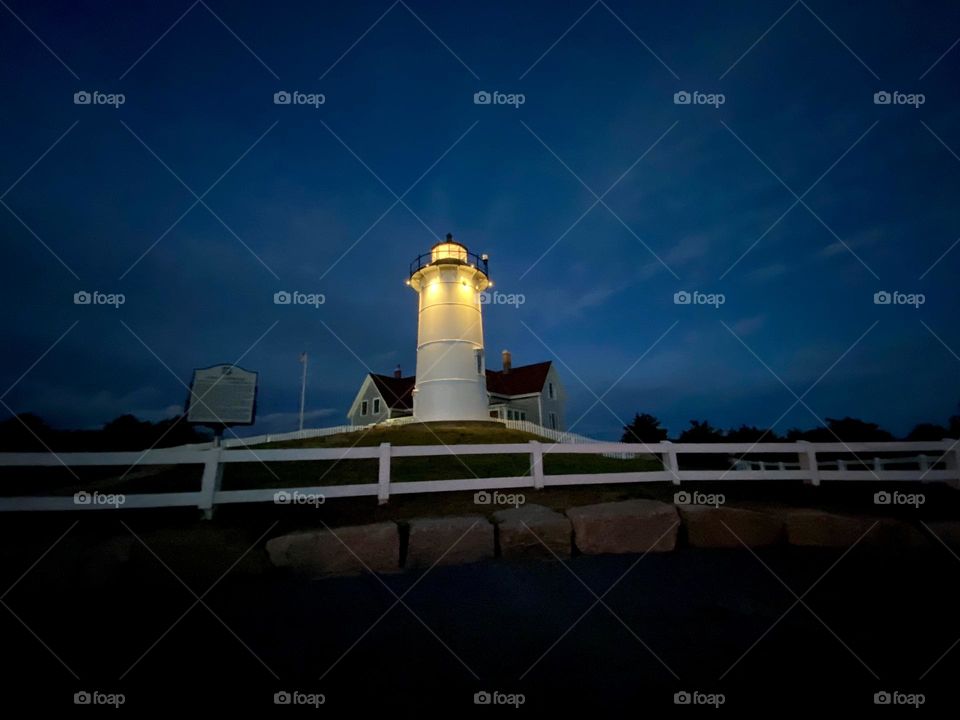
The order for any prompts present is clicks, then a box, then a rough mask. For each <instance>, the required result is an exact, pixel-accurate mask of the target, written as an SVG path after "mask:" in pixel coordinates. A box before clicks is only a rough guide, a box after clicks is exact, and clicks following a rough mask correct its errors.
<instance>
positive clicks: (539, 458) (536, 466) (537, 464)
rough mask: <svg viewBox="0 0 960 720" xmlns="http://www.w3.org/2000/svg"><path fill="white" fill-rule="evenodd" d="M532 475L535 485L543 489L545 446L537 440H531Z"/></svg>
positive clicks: (536, 487)
mask: <svg viewBox="0 0 960 720" xmlns="http://www.w3.org/2000/svg"><path fill="white" fill-rule="evenodd" d="M530 475H531V476H532V477H533V487H534V488H535V489H537V490H543V446H542V445H541V444H540V443H539V442H538V441H537V440H531V441H530Z"/></svg>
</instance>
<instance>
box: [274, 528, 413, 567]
mask: <svg viewBox="0 0 960 720" xmlns="http://www.w3.org/2000/svg"><path fill="white" fill-rule="evenodd" d="M341 541H342V542H341ZM345 546H346V547H345ZM348 548H349V549H348ZM351 551H352V552H351ZM267 553H268V555H269V556H270V561H271V562H272V563H273V564H274V565H276V566H277V567H284V568H290V569H291V570H294V571H295V572H300V573H304V574H306V575H310V576H314V577H320V576H325V575H357V574H359V573H361V572H363V571H364V570H368V569H369V570H372V571H373V572H396V571H397V570H398V569H399V567H400V532H399V529H398V528H397V526H396V524H394V523H392V522H382V523H376V524H374V525H355V526H352V527H340V528H334V529H332V530H311V531H308V532H300V533H292V534H289V535H281V536H279V537H275V538H271V539H270V540H268V541H267Z"/></svg>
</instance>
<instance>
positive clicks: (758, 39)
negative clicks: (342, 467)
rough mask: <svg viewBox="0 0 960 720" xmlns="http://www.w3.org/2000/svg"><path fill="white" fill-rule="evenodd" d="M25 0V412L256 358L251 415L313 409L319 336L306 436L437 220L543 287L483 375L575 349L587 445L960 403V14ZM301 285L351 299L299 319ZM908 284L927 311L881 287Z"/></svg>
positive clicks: (100, 418)
mask: <svg viewBox="0 0 960 720" xmlns="http://www.w3.org/2000/svg"><path fill="white" fill-rule="evenodd" d="M4 3H5V4H6V5H5V6H3V7H0V89H2V98H3V100H2V103H0V131H2V137H3V148H4V150H3V152H2V153H0V196H2V200H3V203H4V204H5V205H6V206H7V207H3V206H2V205H0V238H2V243H3V244H2V247H3V258H4V261H3V263H2V266H0V292H2V299H3V307H4V313H3V338H4V347H5V349H6V351H5V352H4V353H3V354H2V360H0V385H2V388H0V389H5V388H7V387H9V386H10V385H12V384H14V383H15V382H16V385H15V387H14V388H13V389H12V390H11V391H9V393H8V394H6V395H5V396H4V398H3V401H4V403H6V404H7V405H8V406H9V408H10V409H12V410H13V411H15V412H24V411H33V412H37V413H39V414H41V415H42V416H44V417H45V418H47V419H48V420H50V421H51V422H53V423H55V424H57V425H60V426H68V427H70V426H72V427H80V426H91V425H97V424H100V423H102V422H104V421H106V420H109V419H111V418H112V417H115V416H116V415H118V414H120V413H124V412H134V413H136V414H137V415H140V416H141V417H145V418H149V419H158V418H160V417H163V416H165V415H169V414H170V413H172V412H174V411H175V410H176V408H177V406H179V405H180V404H181V403H182V402H183V400H184V396H185V394H186V391H185V390H184V388H183V386H182V385H181V384H180V382H178V380H177V378H179V380H181V381H183V382H188V381H189V377H190V373H191V370H192V368H194V367H198V366H205V365H210V364H214V363H217V362H232V361H235V360H237V359H238V358H240V357H241V356H243V359H242V361H241V362H240V364H241V365H243V366H245V367H249V368H252V369H256V370H258V371H260V373H261V387H260V408H259V411H260V417H261V421H260V422H258V424H257V426H256V428H255V429H254V431H256V432H260V431H267V430H279V429H292V428H294V427H295V424H296V411H297V407H298V385H299V366H298V363H297V357H298V354H299V352H300V351H302V350H307V351H308V352H309V353H310V358H311V365H310V379H309V386H308V397H307V406H308V410H309V411H310V412H311V416H310V418H309V419H308V424H310V425H315V426H317V425H331V424H336V423H339V422H342V421H343V418H344V413H345V412H346V410H347V407H348V405H349V402H350V400H351V399H352V397H353V394H354V393H355V391H356V389H357V387H358V385H359V383H360V381H361V379H362V377H363V375H364V373H365V372H366V371H367V368H368V367H369V368H371V369H373V370H375V371H378V372H390V371H391V370H392V369H393V367H394V366H395V365H396V364H397V363H400V364H401V365H402V366H403V367H404V369H405V370H407V371H411V372H412V369H413V367H414V362H415V343H416V298H415V296H414V294H413V293H412V292H411V291H410V290H409V289H408V288H407V287H405V286H404V284H403V280H404V279H405V277H406V272H407V266H408V263H409V262H410V260H411V259H412V258H413V257H414V256H416V255H417V254H418V253H420V252H424V251H425V250H426V249H427V248H429V247H430V245H431V244H432V243H433V241H434V238H433V237H432V235H431V231H432V232H434V233H436V234H443V233H446V232H453V233H454V234H455V235H456V236H457V237H458V239H460V240H462V241H463V242H465V243H466V244H467V245H468V246H469V247H470V249H471V250H474V251H477V252H487V253H489V254H490V256H491V261H490V267H491V274H492V276H493V278H494V280H495V281H496V285H497V289H498V290H500V291H502V292H504V293H522V294H523V295H524V296H525V300H526V302H525V303H524V304H523V305H522V306H521V307H519V308H516V307H512V306H509V305H505V306H488V307H487V308H486V309H485V332H486V339H487V350H488V355H489V356H490V358H491V361H490V364H491V366H497V365H498V361H497V360H496V356H497V355H498V354H499V351H500V350H501V349H503V348H509V349H511V350H512V351H513V354H514V362H515V363H517V364H525V363H528V362H536V361H540V360H544V359H553V360H555V361H557V362H558V363H559V366H560V370H561V373H562V376H563V378H564V380H565V383H566V387H567V390H568V393H569V396H570V399H569V410H568V413H569V418H568V421H569V422H570V423H573V422H574V421H576V420H577V419H578V418H579V417H580V416H581V414H582V413H584V411H586V410H587V409H588V408H590V406H591V405H594V403H595V395H600V396H602V397H603V401H602V403H600V404H596V405H595V406H594V407H593V409H592V410H591V411H590V412H589V413H587V414H586V416H585V417H584V418H583V419H582V420H580V421H579V423H578V424H577V425H576V427H575V428H574V429H575V430H576V431H578V432H582V433H584V434H588V435H593V436H597V437H614V436H616V435H618V434H619V425H620V420H619V419H618V417H619V418H622V419H624V420H627V419H629V417H631V416H632V414H633V412H635V411H641V412H643V411H646V412H651V413H654V414H656V415H658V416H659V417H661V418H662V419H663V420H664V422H665V423H666V424H667V425H668V426H669V427H670V429H671V430H672V431H675V432H678V431H679V430H681V429H682V428H683V427H684V426H685V425H686V424H687V421H688V420H689V419H691V418H706V419H709V420H710V421H711V422H712V423H714V424H718V425H722V426H731V425H737V424H740V423H748V424H757V425H769V424H771V423H773V422H774V421H777V420H778V419H779V422H778V424H777V429H779V430H786V429H787V428H788V427H791V426H802V427H812V426H816V425H817V424H818V421H817V418H816V417H815V416H819V417H820V418H825V417H828V416H831V417H833V416H842V415H847V414H850V415H856V416H861V417H864V418H865V419H869V420H873V421H876V422H880V423H881V424H883V425H885V426H887V427H889V428H890V429H891V430H893V431H895V432H905V431H906V430H908V429H909V428H910V427H911V426H912V425H913V424H915V423H916V422H919V421H922V420H930V421H943V420H944V419H945V418H946V417H947V416H948V415H950V414H952V413H954V412H956V411H957V402H958V400H960V387H958V370H960V358H958V357H957V355H956V353H960V330H958V326H957V323H956V308H957V306H958V300H960V297H958V290H957V283H956V277H957V272H958V269H960V249H955V250H953V251H952V252H949V253H947V254H946V255H945V256H943V255H944V253H945V252H946V251H947V250H948V249H949V248H950V247H951V246H952V245H953V243H954V242H955V241H956V240H957V238H958V237H960V214H958V209H957V198H958V194H960V158H958V157H957V155H956V154H955V153H958V152H960V124H958V120H960V112H958V110H960V103H958V98H957V94H956V87H957V78H958V71H960V47H956V48H953V49H952V51H950V52H947V51H948V50H949V49H950V48H951V46H952V45H953V44H954V43H955V41H956V40H957V38H958V36H960V6H958V5H957V4H956V3H953V2H923V3H906V2H872V3H869V7H868V6H867V4H864V3H857V2H830V3H827V2H823V1H822V0H808V1H807V2H806V3H805V4H804V3H795V4H793V5H792V6H791V4H790V2H789V1H787V0H784V2H676V3H636V2H633V3H627V2H622V0H609V1H608V2H607V3H606V4H604V3H596V4H594V5H592V6H591V4H590V2H588V1H587V0H584V1H579V2H557V1H551V2H525V3H517V2H506V1H505V2H484V3H440V2H425V1H424V0H409V1H408V2H407V4H406V5H405V4H403V3H396V4H393V5H391V3H390V2H389V1H385V2H359V3H320V2H317V3H313V2H310V3H308V2H302V3H292V2H291V3H288V2H271V3H257V2H224V1H223V0H206V4H204V3H197V4H194V5H191V2H190V0H184V1H183V2H169V3H155V4H141V3H126V2H102V1H100V2H92V1H89V2H76V3H66V2H49V3H31V2H24V1H23V0H4ZM188 9H189V11H188ZM588 9H589V11H588ZM788 9H789V12H787V11H788ZM388 10H389V11H388ZM785 12H786V14H785V15H784V13H785ZM184 13H186V14H185V15H184ZM384 13H386V14H384ZM14 15H16V17H15V16H14ZM181 16H182V17H181ZM18 18H19V19H18ZM178 18H180V19H179V21H178ZM378 18H379V22H377V21H378ZM578 18H579V21H578ZM778 18H780V19H779V21H778ZM21 21H22V22H21ZM375 23H376V24H375ZM774 23H776V24H775V25H774ZM24 24H26V26H29V29H28V28H27V27H25V25H24ZM374 24H375V25H374ZM772 25H774V26H773V27H772V29H771V26H772ZM171 26H173V27H172V28H171ZM371 26H373V27H372V29H370V28H371ZM571 26H573V27H572V28H571ZM368 30H369V32H368ZM768 30H769V32H767V31H768ZM34 33H35V35H34ZM364 33H366V34H365V35H364ZM764 33H766V34H764ZM361 36H362V38H361ZM354 43H356V44H355V45H354ZM45 46H46V47H45ZM151 46H153V47H152V49H151ZM351 46H352V49H351ZM751 46H753V47H752V49H751ZM551 47H552V49H551ZM544 53H546V54H544ZM944 53H946V54H945V55H944ZM941 56H943V57H942V58H941ZM58 58H59V59H58ZM138 58H139V60H138ZM538 58H540V59H539V61H538ZM938 58H939V62H938ZM738 59H739V61H738ZM321 77H322V79H321ZM81 90H87V91H94V90H96V91H100V92H103V93H123V94H124V96H125V103H124V104H123V105H122V106H121V107H119V108H118V109H117V108H113V107H110V106H94V105H75V104H74V102H73V96H74V93H75V92H77V91H81ZM280 90H287V91H293V90H298V91H300V92H304V93H323V94H324V95H325V97H326V102H325V104H324V105H323V106H321V107H319V108H317V109H315V108H312V107H309V106H292V105H275V104H274V103H273V94H274V93H275V92H277V91H280ZM481 90H488V91H494V90H497V91H500V92H504V93H523V94H524V96H525V103H524V104H523V105H522V106H521V107H520V108H518V109H517V108H514V107H510V106H496V105H476V104H474V102H473V96H474V93H475V92H478V91H481ZM682 90H687V91H694V90H696V91H700V92H704V93H723V95H724V97H725V102H724V104H723V105H721V106H720V107H719V108H715V107H712V106H710V105H677V104H675V103H674V93H676V92H678V91H682ZM878 91H889V92H893V91H899V92H902V93H923V94H924V96H925V102H924V104H923V105H922V106H921V107H919V108H915V107H912V106H909V105H906V106H903V105H892V104H891V105H877V104H875V103H874V93H876V92H878ZM71 128H72V129H71ZM68 129H69V132H67V131H68ZM65 132H66V133H67V134H66V135H65V136H64V137H63V138H62V140H60V141H59V143H57V144H56V145H55V147H53V149H52V150H50V151H49V153H48V154H46V155H45V156H44V157H43V158H42V159H41V160H40V161H39V162H37V160H38V158H40V157H41V156H42V155H43V154H44V153H45V152H46V151H47V150H48V149H49V148H50V147H51V145H53V144H54V143H55V142H56V141H57V139H58V138H60V137H61V136H63V135H64V133H65ZM338 138H339V139H338ZM938 138H939V139H938ZM251 147H252V149H251ZM148 148H149V149H148ZM951 148H952V150H951ZM645 153H646V154H645ZM154 154H155V155H154ZM641 156H643V157H642V159H639V158H641ZM241 158H242V159H241ZM638 159H639V160H638ZM34 163H36V165H34ZM31 166H33V167H32V169H31ZM165 166H166V167H165ZM365 166H366V167H365ZM631 167H632V169H630V168H631ZM28 169H29V172H28V173H27V174H26V175H25V176H23V173H24V172H25V171H27V170H28ZM628 169H630V171H629V172H628V173H627V174H626V175H624V172H625V171H627V170H628ZM228 170H229V172H227V174H226V175H224V173H225V171H228ZM828 170H829V172H827V171H828ZM824 173H826V174H824ZM21 176H23V177H21ZM621 176H623V177H622V179H620V180H619V182H618V183H617V184H616V186H615V187H614V188H613V189H612V190H610V192H609V193H608V194H606V195H604V192H605V191H606V190H607V189H608V188H609V187H610V186H611V185H613V184H614V183H615V181H617V180H618V178H621ZM411 185H413V186H414V187H413V188H412V189H411V190H410V191H409V193H407V194H404V193H405V192H406V191H407V189H408V188H409V187H410V186H411ZM11 186H12V189H9V190H8V188H10V187H11ZM211 186H214V187H213V188H212V189H211V190H210V191H209V193H208V194H206V195H204V193H205V192H206V191H207V190H208V188H210V187H211ZM811 186H813V187H812V189H810V190H809V192H807V191H808V188H811ZM188 188H189V189H188ZM191 191H192V193H196V195H197V196H202V197H203V201H202V203H199V204H196V205H195V206H194V207H193V208H192V209H189V208H190V207H191V205H194V203H195V202H196V197H195V196H194V195H193V194H192V193H191ZM394 193H395V194H396V195H394ZM594 193H595V194H596V196H602V202H600V203H597V204H596V205H595V206H594V207H593V208H592V209H591V210H589V212H587V210H588V209H589V208H590V207H591V205H594V203H596V201H597V197H596V196H595V195H594ZM793 193H795V195H794V194H793ZM396 196H402V198H403V202H402V203H398V204H396V205H394V204H395V203H396ZM797 196H799V197H801V198H802V201H801V202H799V203H798V202H797ZM405 205H406V206H408V207H405ZM792 205H793V206H794V207H793V208H792V209H790V210H789V212H787V211H788V209H789V208H791V206H792ZM391 206H393V207H392V209H390V208H391ZM188 209H189V212H187V211H188ZM388 210H389V211H388ZM785 212H786V215H784V213H785ZM14 213H15V214H16V216H18V217H19V218H20V219H19V220H18V219H17V217H15V215H14ZM184 213H186V214H185V215H184ZM384 213H386V214H384ZM584 213H586V214H585V215H584ZM181 216H183V217H182V219H180V221H179V222H178V223H177V224H176V225H175V226H174V227H173V229H170V228H171V226H172V225H174V223H175V221H177V220H178V218H181ZM381 216H383V217H382V218H381ZM581 216H583V217H582V219H580V220H579V222H577V221H578V218H581ZM781 216H783V217H782V219H780V220H779V222H777V220H778V218H781ZM378 218H381V219H380V220H379V222H378V223H376V225H375V226H374V223H375V221H377V219H378ZM21 221H22V222H21ZM575 223H576V224H575ZM775 223H776V224H775ZM371 226H373V227H372V229H371ZM771 226H773V228H772V229H770V228H771ZM571 227H572V229H571ZM165 233H166V234H165ZM161 236H162V238H161ZM361 238H362V239H361ZM758 240H759V242H758ZM44 244H46V245H47V246H48V248H49V250H48V249H45V248H44V246H43V245H44ZM151 247H152V249H150V248H151ZM550 248H552V249H550ZM751 248H752V249H751ZM148 249H149V251H148ZM145 253H146V254H145ZM54 254H55V255H56V256H58V257H59V260H58V259H57V258H56V257H54ZM941 256H943V257H942V259H940V260H939V262H937V261H938V258H941ZM138 259H139V261H138ZM738 259H739V261H738ZM61 261H62V262H61ZM135 263H136V264H135ZM935 263H936V264H935ZM931 268H932V269H931ZM284 289H285V290H300V291H303V292H315V293H323V294H324V295H325V297H326V303H325V304H324V305H323V306H322V307H320V308H319V309H314V308H310V307H290V306H277V305H275V304H274V303H273V294H274V292H276V291H278V290H284ZM80 290H90V291H92V290H99V291H101V292H106V293H123V294H124V295H125V298H126V302H125V304H124V305H123V306H122V307H120V308H119V309H114V308H112V307H93V306H78V305H74V304H73V294H74V293H75V292H77V291H80ZM683 290H686V291H700V292H703V293H723V295H724V297H725V303H724V304H723V305H722V306H721V307H719V308H714V307H710V306H693V305H676V304H674V294H675V293H676V292H678V291H683ZM884 290H886V291H900V292H903V293H923V294H924V296H925V303H924V305H923V306H922V307H920V308H919V309H917V308H914V307H910V306H893V305H876V304H874V293H876V292H878V291H884ZM74 323H76V325H74ZM71 327H72V329H70V331H69V332H68V333H67V334H66V336H65V337H63V339H62V340H61V341H60V342H59V343H58V344H56V346H55V347H53V349H52V350H49V349H50V348H51V346H52V345H54V343H55V342H56V341H57V339H58V338H59V337H60V336H61V335H62V334H63V333H64V332H65V331H67V330H68V329H69V328H71ZM271 328H272V329H271ZM268 330H269V332H267V331H268ZM264 333H266V335H265V336H264ZM664 333H666V334H665V335H664ZM261 336H263V337H262V338H261ZM658 338H659V342H657V341H658ZM258 339H259V342H258ZM858 340H859V342H858ZM251 346H252V349H251ZM651 346H654V347H653V348H652V349H651ZM48 350H49V352H48V353H47V351H48ZM44 353H47V354H46V355H44ZM41 356H43V357H42V360H40V361H39V362H38V363H36V365H35V366H34V363H35V362H36V361H37V359H38V358H40V357H41ZM641 356H642V359H640V358H641ZM638 360H639V361H638ZM31 366H33V367H32V369H30V368H31ZM28 369H29V372H27V374H26V375H25V376H23V377H22V379H20V380H19V381H18V382H17V380H18V378H20V377H21V376H22V375H23V373H24V372H25V371H27V370H28ZM171 371H172V372H171ZM625 373H626V374H625ZM824 373H826V374H825V375H824ZM175 376H176V377H175ZM821 376H823V377H822V379H820V380H819V383H818V384H817V385H816V387H814V389H812V390H811V391H810V392H809V394H807V395H805V396H804V395H803V393H804V392H805V391H807V389H808V388H809V387H810V386H811V385H813V384H814V383H815V382H817V381H818V379H819V378H821ZM614 383H616V384H615V386H614V387H613V389H612V390H609V392H608V389H609V388H610V387H611V385H613V384H614ZM788 388H789V389H788ZM791 391H793V392H794V393H796V394H797V395H799V396H802V399H803V402H802V403H800V404H796V405H795V407H794V408H793V410H792V411H790V412H789V413H787V414H786V415H785V416H783V417H781V416H782V415H783V413H784V412H785V411H787V410H788V409H789V408H790V407H791V405H794V404H795V403H796V398H795V397H794V395H793V394H791ZM604 393H607V394H605V395H604ZM4 412H5V413H6V412H7V410H4Z"/></svg>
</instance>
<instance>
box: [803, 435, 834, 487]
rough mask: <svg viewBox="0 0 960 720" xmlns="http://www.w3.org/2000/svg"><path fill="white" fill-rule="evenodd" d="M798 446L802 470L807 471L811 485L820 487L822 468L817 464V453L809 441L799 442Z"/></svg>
mask: <svg viewBox="0 0 960 720" xmlns="http://www.w3.org/2000/svg"><path fill="white" fill-rule="evenodd" d="M797 444H798V445H799V446H800V452H798V453H797V456H798V458H799V460H800V469H801V470H806V471H807V474H808V475H809V476H810V484H811V485H813V486H814V487H818V486H819V485H820V466H819V465H818V464H817V453H816V451H815V450H814V449H813V446H812V445H810V443H809V442H808V441H807V440H797ZM838 467H839V466H838ZM804 482H806V480H804Z"/></svg>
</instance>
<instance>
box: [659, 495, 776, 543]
mask: <svg viewBox="0 0 960 720" xmlns="http://www.w3.org/2000/svg"><path fill="white" fill-rule="evenodd" d="M677 510H679V511H680V518H681V519H682V520H683V525H684V527H685V528H686V531H687V543H688V544H689V545H690V547H701V548H738V547H743V545H746V546H747V547H764V546H766V545H775V544H777V543H778V542H780V540H781V539H782V537H783V519H782V518H779V517H777V516H776V515H772V514H770V513H765V512H757V511H755V510H745V509H743V508H734V507H725V506H723V505H721V506H720V507H710V506H704V505H685V506H678V507H677Z"/></svg>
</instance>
